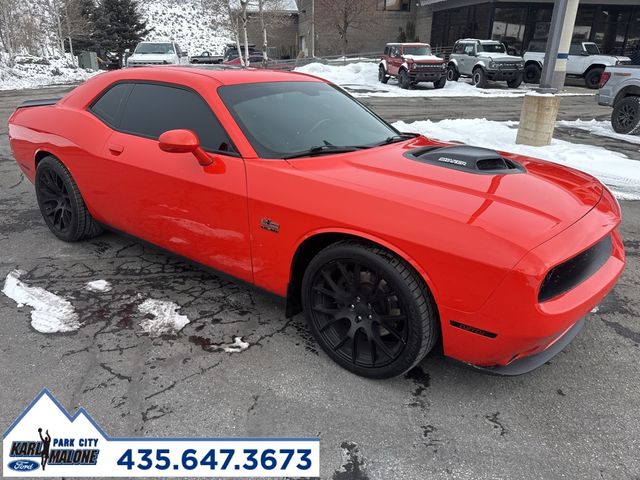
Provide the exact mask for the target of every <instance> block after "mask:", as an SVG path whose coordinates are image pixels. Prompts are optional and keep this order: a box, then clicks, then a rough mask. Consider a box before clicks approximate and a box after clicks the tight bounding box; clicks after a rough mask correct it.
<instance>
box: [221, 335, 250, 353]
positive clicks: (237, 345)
mask: <svg viewBox="0 0 640 480" xmlns="http://www.w3.org/2000/svg"><path fill="white" fill-rule="evenodd" d="M249 346H250V345H249V344H248V343H247V342H243V341H242V337H235V338H234V339H233V343H229V344H227V345H219V347H220V348H221V349H222V350H224V351H225V352H227V353H239V352H242V351H243V350H246V349H247V348H249Z"/></svg>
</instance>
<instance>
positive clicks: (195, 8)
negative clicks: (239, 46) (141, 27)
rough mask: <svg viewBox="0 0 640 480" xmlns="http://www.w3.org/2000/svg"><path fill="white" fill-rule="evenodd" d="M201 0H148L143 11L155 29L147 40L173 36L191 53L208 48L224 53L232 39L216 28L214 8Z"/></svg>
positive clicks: (148, 24)
mask: <svg viewBox="0 0 640 480" xmlns="http://www.w3.org/2000/svg"><path fill="white" fill-rule="evenodd" d="M202 3H203V2H201V1H200V0H183V1H181V2H178V1H176V0H144V1H142V2H140V13H141V14H142V16H143V18H144V19H145V20H146V22H147V27H149V28H153V31H152V32H151V33H150V34H149V35H147V38H146V40H173V41H175V42H177V43H178V45H180V48H182V49H183V50H186V51H187V53H188V54H189V55H200V54H201V53H202V52H203V51H205V50H207V51H209V52H211V53H213V54H215V55H222V54H223V53H224V46H225V44H227V43H229V42H231V39H230V38H228V37H227V35H226V34H223V33H222V32H219V31H216V29H215V28H214V27H213V26H212V22H211V19H212V17H213V16H214V12H212V11H210V10H205V9H204V8H203V6H202Z"/></svg>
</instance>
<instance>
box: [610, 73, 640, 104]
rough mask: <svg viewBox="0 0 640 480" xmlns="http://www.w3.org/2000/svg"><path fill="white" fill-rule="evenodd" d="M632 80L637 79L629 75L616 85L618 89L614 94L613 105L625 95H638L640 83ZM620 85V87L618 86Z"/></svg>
mask: <svg viewBox="0 0 640 480" xmlns="http://www.w3.org/2000/svg"><path fill="white" fill-rule="evenodd" d="M634 82H638V80H636V79H633V78H631V77H627V79H626V80H625V81H624V82H622V83H621V84H620V85H618V88H619V91H618V93H617V94H616V98H615V100H614V101H613V105H614V106H615V105H616V103H618V102H619V101H620V100H622V99H623V98H625V97H632V96H636V97H640V84H636V83H634ZM625 83H629V85H625ZM620 87H622V88H620Z"/></svg>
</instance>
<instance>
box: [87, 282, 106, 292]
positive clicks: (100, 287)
mask: <svg viewBox="0 0 640 480" xmlns="http://www.w3.org/2000/svg"><path fill="white" fill-rule="evenodd" d="M111 288H112V287H111V284H110V283H109V282H107V281H106V280H94V281H92V282H87V284H86V285H85V286H84V289H85V290H88V291H90V292H108V291H110V290H111Z"/></svg>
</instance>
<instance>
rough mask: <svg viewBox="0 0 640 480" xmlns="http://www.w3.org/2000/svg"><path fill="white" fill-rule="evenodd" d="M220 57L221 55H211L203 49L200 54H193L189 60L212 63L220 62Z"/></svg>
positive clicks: (221, 57)
mask: <svg viewBox="0 0 640 480" xmlns="http://www.w3.org/2000/svg"><path fill="white" fill-rule="evenodd" d="M222 59H223V56H222V55H213V54H212V53H211V52H209V51H206V50H205V51H204V52H202V53H201V54H200V55H196V56H193V57H191V58H190V59H189V60H190V61H191V63H207V64H214V63H222Z"/></svg>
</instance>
